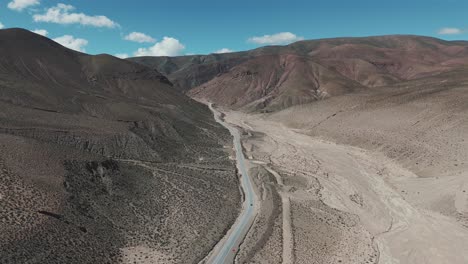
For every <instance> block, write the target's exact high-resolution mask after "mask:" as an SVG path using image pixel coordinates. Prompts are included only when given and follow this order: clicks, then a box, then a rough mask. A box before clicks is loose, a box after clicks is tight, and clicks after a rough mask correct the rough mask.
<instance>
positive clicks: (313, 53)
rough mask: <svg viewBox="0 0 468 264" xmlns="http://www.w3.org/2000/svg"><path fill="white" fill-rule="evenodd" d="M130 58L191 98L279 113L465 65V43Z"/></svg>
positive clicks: (336, 42) (334, 43) (326, 43)
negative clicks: (341, 95) (295, 106)
mask: <svg viewBox="0 0 468 264" xmlns="http://www.w3.org/2000/svg"><path fill="white" fill-rule="evenodd" d="M130 60H132V61H136V62H139V63H142V64H145V65H148V66H150V67H152V68H154V69H157V70H159V71H161V72H162V73H163V74H165V75H166V76H168V78H169V79H170V80H171V81H172V82H173V83H174V84H175V85H176V86H177V87H179V89H181V90H184V91H189V90H190V91H189V93H190V94H191V95H192V96H195V97H205V98H209V99H210V100H212V101H214V102H217V103H220V104H223V105H226V106H231V107H235V108H239V107H248V108H249V109H263V110H278V109H281V108H285V107H288V106H291V105H296V104H301V103H304V102H310V101H313V100H317V99H320V98H324V97H329V96H334V95H340V94H346V93H349V92H352V91H356V90H361V89H366V88H372V87H379V86H386V85H392V84H396V83H399V82H402V81H408V80H414V79H419V78H424V77H430V76H434V75H437V74H440V73H443V72H449V71H451V70H455V69H457V68H459V67H462V66H463V65H467V64H468V42H466V41H444V40H440V39H436V38H430V37H421V36H405V35H396V36H379V37H365V38H337V39H323V40H310V41H300V42H297V43H293V44H291V45H288V46H284V47H279V46H273V47H264V48H259V49H256V50H252V51H246V52H237V53H230V54H211V55H207V56H185V57H175V58H167V57H160V58H158V57H153V58H152V57H143V58H132V59H130Z"/></svg>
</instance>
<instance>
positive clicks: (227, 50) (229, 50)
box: [213, 48, 234, 54]
mask: <svg viewBox="0 0 468 264" xmlns="http://www.w3.org/2000/svg"><path fill="white" fill-rule="evenodd" d="M230 52H234V51H233V50H232V49H228V48H222V49H220V50H217V51H215V52H213V53H218V54H219V53H230Z"/></svg>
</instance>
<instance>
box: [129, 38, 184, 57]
mask: <svg viewBox="0 0 468 264" xmlns="http://www.w3.org/2000/svg"><path fill="white" fill-rule="evenodd" d="M184 49H185V46H184V45H183V44H182V43H180V41H179V40H177V39H175V38H171V37H164V38H163V40H161V41H160V42H158V43H156V44H154V46H151V47H149V48H139V49H138V50H137V51H136V52H135V53H134V55H135V56H177V55H182V51H183V50H184Z"/></svg>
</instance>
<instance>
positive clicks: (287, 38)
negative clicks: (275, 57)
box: [248, 32, 304, 45]
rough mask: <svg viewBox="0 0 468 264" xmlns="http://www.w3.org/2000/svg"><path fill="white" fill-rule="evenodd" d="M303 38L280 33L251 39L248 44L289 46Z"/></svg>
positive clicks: (289, 33) (288, 33)
mask: <svg viewBox="0 0 468 264" xmlns="http://www.w3.org/2000/svg"><path fill="white" fill-rule="evenodd" d="M303 39H304V38H303V37H299V36H297V35H296V34H293V33H291V32H281V33H276V34H273V35H264V36H260V37H251V38H249V39H248V42H251V43H255V44H262V45H266V44H270V45H271V44H289V43H292V42H295V41H299V40H303Z"/></svg>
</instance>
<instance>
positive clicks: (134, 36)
mask: <svg viewBox="0 0 468 264" xmlns="http://www.w3.org/2000/svg"><path fill="white" fill-rule="evenodd" d="M124 38H125V40H129V41H133V42H138V43H145V42H146V43H154V42H156V39H154V38H152V37H151V36H148V35H146V34H145V33H141V32H132V33H130V34H128V35H127V36H125V37H124Z"/></svg>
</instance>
